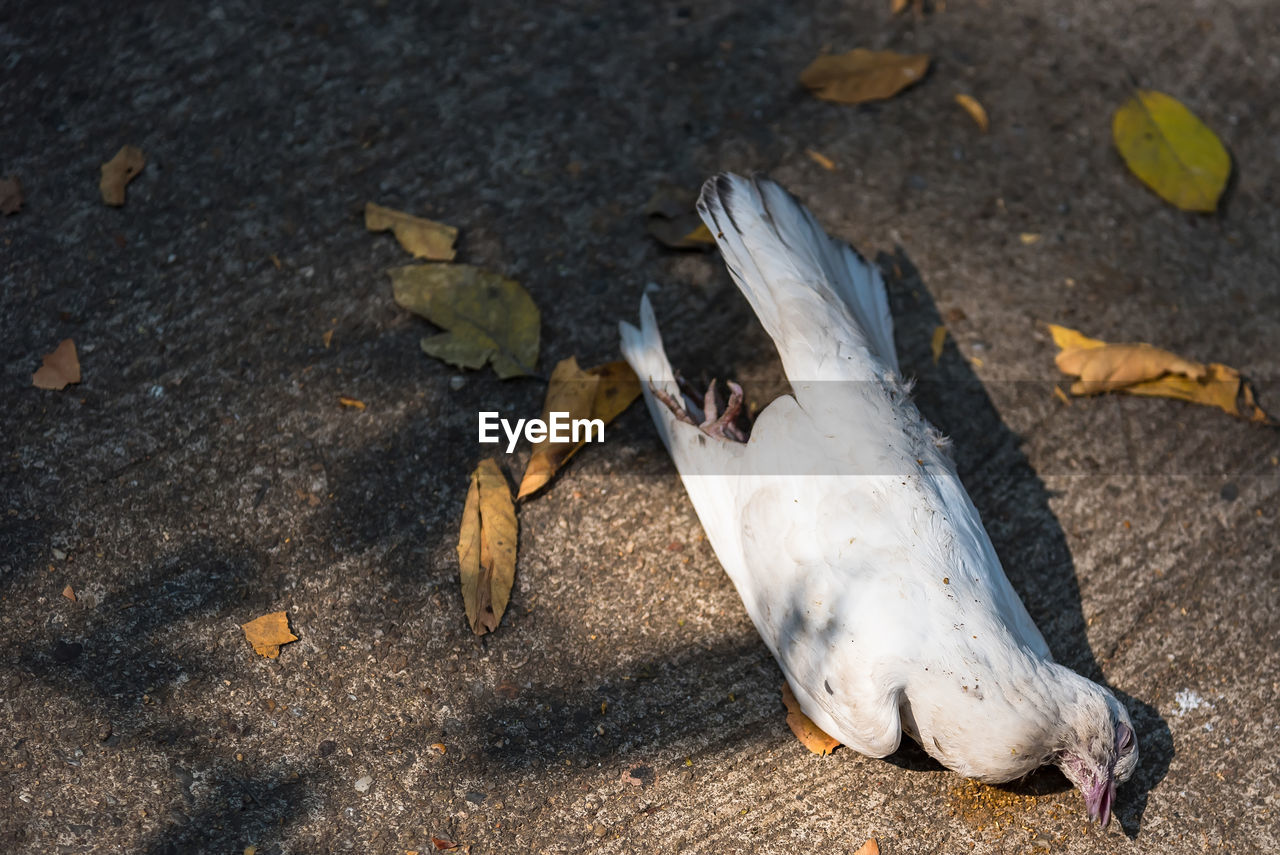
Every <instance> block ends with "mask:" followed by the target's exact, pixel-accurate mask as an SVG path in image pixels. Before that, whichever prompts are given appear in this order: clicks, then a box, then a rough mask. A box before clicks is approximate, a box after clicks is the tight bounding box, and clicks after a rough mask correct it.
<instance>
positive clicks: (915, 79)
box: [800, 48, 929, 104]
mask: <svg viewBox="0 0 1280 855" xmlns="http://www.w3.org/2000/svg"><path fill="white" fill-rule="evenodd" d="M928 70H929V56H928V55H927V54H923V53H917V54H901V53H895V52H894V51H891V50H884V51H870V50H864V49H862V48H857V49H855V50H851V51H849V52H848V53H842V54H824V55H823V56H819V57H818V58H817V59H815V60H814V61H813V62H811V63H809V66H808V67H807V68H806V69H805V70H804V71H802V72H800V83H801V84H803V85H804V87H805V88H806V89H809V90H810V91H811V92H812V93H813V94H814V96H815V97H818V98H821V99H822V100H823V101H834V102H836V103H838V104H862V103H865V102H867V101H880V100H883V99H885V98H892V97H893V96H894V95H897V94H898V93H899V92H901V91H902V90H903V89H905V88H907V87H908V86H912V85H914V84H916V83H919V82H920V81H921V80H923V79H924V75H925V72H927V71H928Z"/></svg>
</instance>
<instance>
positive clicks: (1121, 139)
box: [1111, 89, 1231, 213]
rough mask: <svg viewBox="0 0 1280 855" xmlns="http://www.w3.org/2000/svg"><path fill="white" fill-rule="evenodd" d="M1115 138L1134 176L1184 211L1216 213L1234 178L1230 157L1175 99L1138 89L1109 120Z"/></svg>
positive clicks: (1212, 135) (1200, 122) (1192, 114)
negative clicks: (1228, 181) (1229, 181)
mask: <svg viewBox="0 0 1280 855" xmlns="http://www.w3.org/2000/svg"><path fill="white" fill-rule="evenodd" d="M1111 135H1112V138H1113V140H1114V141H1115V145H1116V148H1117V149H1118V150H1119V151H1120V156H1121V157H1123V158H1124V162H1125V164H1126V165H1127V166H1128V167H1129V169H1130V171H1132V172H1133V174H1134V175H1136V176H1138V178H1139V179H1141V180H1142V183H1144V184H1146V185H1147V186H1148V187H1150V188H1151V189H1152V190H1154V191H1155V192H1156V194H1157V195H1158V196H1160V198H1162V199H1164V200H1165V201H1166V202H1168V203H1169V204H1171V205H1174V206H1175V207H1178V208H1180V209H1182V210H1184V211H1200V212H1203V213H1208V212H1211V211H1214V210H1217V207H1218V199H1219V198H1220V197H1221V196H1222V191H1223V190H1225V189H1226V187H1227V179H1228V178H1230V177H1231V155H1229V154H1228V153H1227V149H1226V147H1225V146H1223V144H1222V141H1221V140H1219V139H1218V137H1217V136H1216V135H1215V134H1214V133H1213V131H1211V130H1209V128H1208V126H1206V125H1205V124H1204V122H1202V121H1200V119H1199V118H1198V117H1197V116H1196V115H1195V114H1194V113H1192V112H1191V111H1190V110H1188V109H1187V108H1186V107H1185V106H1183V105H1182V103H1181V102H1179V101H1178V100H1177V99H1175V98H1172V97H1170V96H1168V95H1165V94H1164V93H1163V92H1154V91H1151V90H1149V89H1140V90H1138V91H1137V92H1135V93H1134V95H1133V97H1132V98H1130V99H1129V100H1128V101H1126V102H1125V103H1124V104H1123V105H1122V106H1121V107H1120V109H1119V110H1116V114H1115V117H1114V118H1113V119H1112V121H1111Z"/></svg>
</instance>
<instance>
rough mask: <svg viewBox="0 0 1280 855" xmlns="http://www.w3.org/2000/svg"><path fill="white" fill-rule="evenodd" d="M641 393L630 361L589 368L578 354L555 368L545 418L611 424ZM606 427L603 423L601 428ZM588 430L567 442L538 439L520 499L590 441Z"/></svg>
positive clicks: (545, 482) (548, 388)
mask: <svg viewBox="0 0 1280 855" xmlns="http://www.w3.org/2000/svg"><path fill="white" fill-rule="evenodd" d="M639 396H640V381H639V380H638V379H637V378H636V375H635V372H634V371H632V370H631V366H629V365H627V363H626V362H623V361H622V360H618V361H616V362H609V363H606V364H604V365H599V366H597V367H595V368H592V369H591V370H589V371H583V370H582V369H581V368H579V367H578V361H577V360H576V359H575V358H574V357H572V356H571V357H569V358H568V359H564V360H561V361H560V362H559V363H558V364H557V365H556V367H555V370H554V371H552V372H551V382H550V383H549V384H548V386H547V398H546V403H544V404H543V408H542V420H543V421H544V422H547V421H548V420H549V418H550V414H551V413H568V414H569V415H568V418H569V419H570V420H571V421H572V420H574V419H592V420H595V419H598V420H599V421H600V422H601V425H607V424H609V422H611V421H613V420H614V419H615V418H617V417H618V415H620V414H621V413H622V411H623V410H625V409H626V408H627V407H628V406H630V404H631V402H632V401H634V400H635V399H636V398H638V397H639ZM601 431H603V427H602V428H601ZM588 436H592V434H589V432H588V431H583V432H582V433H581V434H580V435H579V439H578V440H577V441H576V442H575V441H574V440H573V439H572V433H571V434H570V437H571V438H570V440H569V441H567V442H551V441H550V439H549V438H548V439H547V440H545V441H543V442H538V443H535V444H534V446H533V454H532V455H531V456H530V458H529V465H528V466H526V467H525V470H524V477H523V478H521V479H520V492H519V494H518V495H517V496H516V498H517V499H523V498H524V497H525V496H528V495H531V494H532V493H536V492H537V491H538V490H540V489H542V487H543V486H545V485H546V484H547V482H548V481H550V480H551V478H552V477H553V476H554V475H555V474H556V472H558V471H559V470H560V468H561V467H562V466H564V465H565V463H566V462H568V460H569V458H570V457H572V456H573V455H574V454H575V453H576V452H577V451H578V449H579V448H582V446H583V445H585V444H586V442H587V439H588Z"/></svg>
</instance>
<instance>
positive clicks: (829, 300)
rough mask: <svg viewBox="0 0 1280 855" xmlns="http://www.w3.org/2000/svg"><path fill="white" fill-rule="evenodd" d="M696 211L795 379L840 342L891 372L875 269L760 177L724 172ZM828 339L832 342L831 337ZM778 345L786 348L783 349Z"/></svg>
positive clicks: (885, 313)
mask: <svg viewBox="0 0 1280 855" xmlns="http://www.w3.org/2000/svg"><path fill="white" fill-rule="evenodd" d="M698 213H699V214H701V216H702V220H703V222H705V223H706V224H707V228H709V229H710V230H711V233H712V234H713V235H715V238H716V243H717V244H718V245H719V246H720V251H721V253H722V254H723V255H724V259H725V263H726V264H727V266H728V268H729V272H730V273H731V274H732V275H733V278H734V280H735V281H736V282H737V283H738V287H739V289H741V291H742V293H743V294H744V295H745V296H746V298H747V301H748V302H749V303H750V304H751V308H752V309H754V310H755V313H756V316H757V317H759V318H760V322H761V323H762V324H764V327H765V330H766V331H767V332H768V333H769V335H770V337H771V338H773V340H774V344H776V345H777V346H778V350H779V352H780V354H781V356H782V358H783V363H784V365H785V367H786V368H787V374H788V376H790V377H791V378H792V379H793V380H794V379H815V378H797V377H795V376H793V371H799V372H801V373H803V372H805V371H809V370H816V368H817V367H818V363H813V360H814V359H818V360H819V362H820V360H821V357H822V356H823V355H829V354H834V353H839V352H840V351H841V350H842V345H844V346H848V345H852V346H861V347H865V348H866V349H867V350H868V351H869V352H870V353H871V354H872V355H873V356H875V357H877V358H878V359H879V360H880V361H881V362H883V363H884V364H885V365H886V366H887V367H889V368H890V369H892V370H893V371H894V372H895V373H897V371H898V358H897V354H896V353H895V352H894V347H893V320H892V318H891V317H890V315H889V300H888V296H887V294H886V293H885V287H884V280H883V279H882V278H881V276H880V271H879V270H877V269H876V268H875V266H874V265H871V264H869V263H868V262H867V261H866V259H864V258H863V257H862V256H861V255H859V254H858V253H857V252H856V251H855V250H854V249H853V248H852V247H850V246H849V245H848V244H847V243H845V242H843V241H838V240H834V239H832V238H831V237H829V236H828V235H827V233H826V232H825V231H823V229H822V226H820V225H818V221H817V220H816V219H815V218H814V216H813V214H812V213H810V212H809V210H808V209H806V208H805V207H804V206H803V205H801V204H800V203H799V202H797V201H796V200H795V198H794V197H793V196H792V195H791V194H790V193H788V192H787V191H786V190H784V189H782V187H780V186H779V185H777V184H775V183H774V182H772V181H770V180H769V179H767V178H750V179H747V178H742V177H740V176H737V175H732V174H729V173H724V174H721V175H717V176H715V177H714V178H711V179H709V180H708V181H707V182H706V183H705V184H704V185H703V186H702V194H701V196H700V197H699V199H698ZM833 339H834V340H833ZM784 341H785V343H786V344H785V347H784Z"/></svg>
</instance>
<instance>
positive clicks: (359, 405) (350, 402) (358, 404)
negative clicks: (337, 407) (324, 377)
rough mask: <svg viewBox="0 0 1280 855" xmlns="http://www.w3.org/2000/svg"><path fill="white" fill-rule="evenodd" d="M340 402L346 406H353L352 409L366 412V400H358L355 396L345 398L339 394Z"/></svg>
mask: <svg viewBox="0 0 1280 855" xmlns="http://www.w3.org/2000/svg"><path fill="white" fill-rule="evenodd" d="M338 403H339V404H341V405H342V406H344V407H351V408H352V409H355V410H360V411H361V412H364V401H358V400H356V399H355V398H344V397H342V396H341V395H339V396H338Z"/></svg>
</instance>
